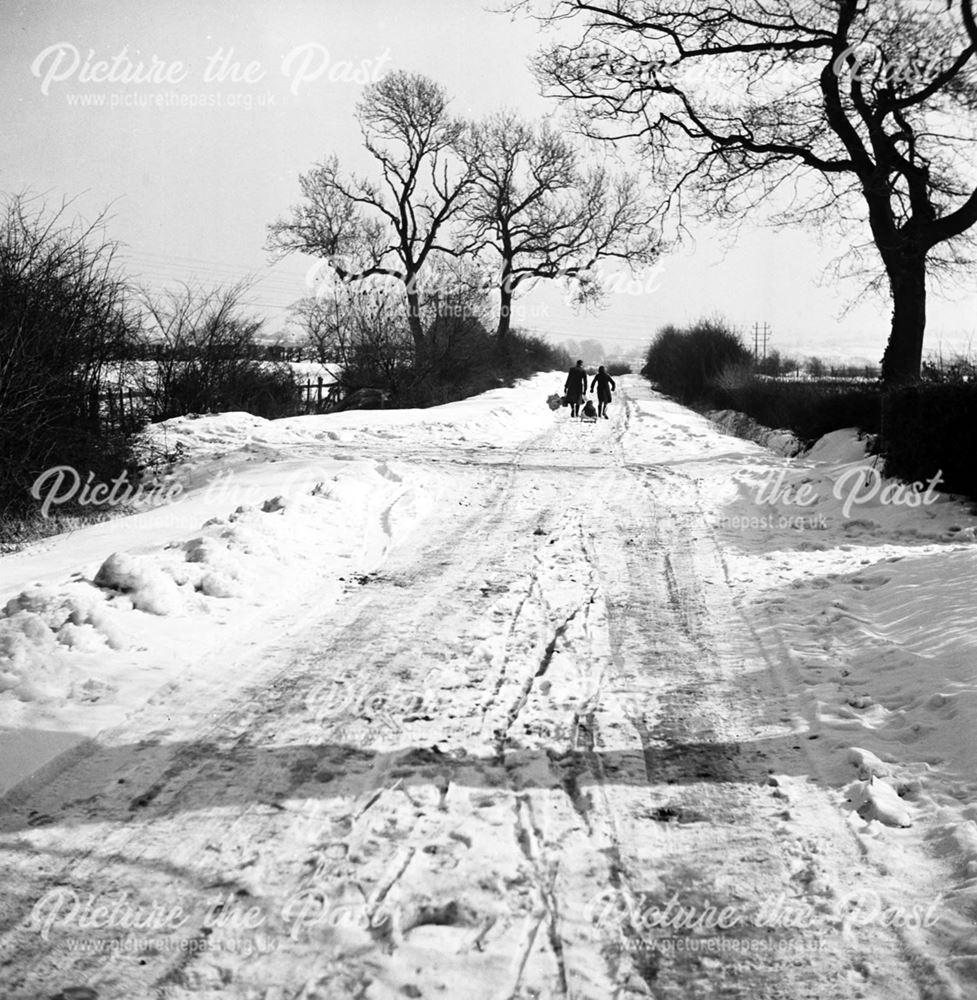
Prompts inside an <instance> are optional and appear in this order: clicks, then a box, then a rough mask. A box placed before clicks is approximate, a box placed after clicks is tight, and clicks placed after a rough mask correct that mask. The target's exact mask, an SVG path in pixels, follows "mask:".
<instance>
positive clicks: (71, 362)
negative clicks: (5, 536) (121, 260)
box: [0, 193, 139, 512]
mask: <svg viewBox="0 0 977 1000" xmlns="http://www.w3.org/2000/svg"><path fill="white" fill-rule="evenodd" d="M70 206H71V202H70V201H62V202H61V203H60V204H59V205H57V206H56V207H54V208H53V209H51V208H49V207H48V205H47V204H45V202H44V200H43V199H42V198H39V197H37V196H33V195H30V194H29V193H23V194H19V195H9V196H4V197H2V198H0V463H2V466H3V469H4V477H3V481H2V483H0V511H3V510H4V509H5V508H6V509H9V510H10V511H12V512H20V511H22V510H24V509H25V508H26V507H27V505H28V504H29V503H30V493H29V491H28V490H29V487H30V484H31V482H32V480H33V479H34V477H35V476H37V474H38V473H39V472H41V471H42V470H43V469H44V468H45V467H46V466H48V465H56V464H61V463H66V462H67V463H72V464H74V465H76V466H78V467H83V466H84V465H86V464H87V465H88V467H89V469H91V470H93V471H99V472H104V473H106V474H115V473H117V472H119V471H121V469H122V468H123V467H124V463H125V462H126V461H128V458H127V456H126V455H125V454H124V450H125V447H126V446H125V443H124V442H123V441H121V440H118V438H119V435H113V429H112V428H110V427H106V426H104V425H103V420H102V418H103V416H104V414H103V413H102V402H103V396H104V392H105V390H106V389H108V388H110V387H112V386H113V385H114V386H116V387H117V386H118V385H119V384H120V380H121V377H122V375H121V372H122V361H123V359H125V358H126V357H127V356H128V355H129V353H130V348H131V344H132V341H133V339H134V338H135V336H136V334H137V331H138V327H139V317H138V315H137V313H136V310H135V309H133V307H132V304H131V288H130V286H129V283H128V281H127V280H126V279H125V277H124V276H123V275H122V273H121V271H120V270H119V268H118V267H117V265H116V262H115V253H116V250H117V246H118V245H117V244H116V243H115V242H114V241H112V240H110V239H109V238H108V237H107V236H106V232H105V229H106V217H105V215H104V214H103V215H99V216H98V217H97V218H96V219H95V220H94V221H93V222H84V221H82V220H81V219H80V218H72V217H71V215H70V213H69V209H70ZM113 437H114V438H115V440H113Z"/></svg>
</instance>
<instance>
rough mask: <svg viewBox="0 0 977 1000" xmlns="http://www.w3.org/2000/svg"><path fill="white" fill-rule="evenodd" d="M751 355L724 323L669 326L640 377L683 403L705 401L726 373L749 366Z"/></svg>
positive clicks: (653, 346)
mask: <svg viewBox="0 0 977 1000" xmlns="http://www.w3.org/2000/svg"><path fill="white" fill-rule="evenodd" d="M751 357H752V356H751V354H750V352H749V351H748V350H747V349H746V346H745V345H744V344H743V341H742V339H741V338H740V336H739V334H738V333H735V332H734V331H733V330H731V329H730V328H729V327H728V326H727V325H726V324H725V323H724V322H723V321H722V320H718V319H711V320H700V321H699V322H697V323H695V324H694V325H693V326H691V327H689V328H688V329H687V330H679V329H677V328H676V327H674V326H666V327H663V328H662V329H661V330H659V332H658V334H657V336H656V337H655V339H654V341H653V342H652V344H651V347H649V348H648V354H647V357H646V360H645V366H644V368H643V369H642V370H641V374H642V375H645V376H646V377H647V378H649V379H651V381H653V382H656V383H657V384H658V386H659V387H660V388H661V390H662V391H663V392H666V393H668V395H670V396H674V397H675V398H676V399H678V400H679V401H680V402H683V403H693V402H697V401H702V400H703V399H705V398H706V396H707V394H708V390H709V387H710V385H711V383H712V382H713V381H714V380H715V379H716V378H717V377H718V376H719V375H720V373H721V372H723V371H724V370H726V369H728V368H730V367H733V366H736V365H747V364H749V363H750V361H751Z"/></svg>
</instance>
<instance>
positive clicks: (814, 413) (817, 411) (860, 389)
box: [711, 378, 882, 442]
mask: <svg viewBox="0 0 977 1000" xmlns="http://www.w3.org/2000/svg"><path fill="white" fill-rule="evenodd" d="M881 399H882V395H881V391H880V389H879V387H878V386H877V385H875V384H873V383H867V384H862V385H856V386H853V385H852V384H851V383H850V382H834V383H832V382H777V381H772V380H766V379H753V378H751V379H749V380H747V381H745V382H743V383H741V384H739V385H737V386H731V387H727V388H722V387H716V388H715V390H714V392H713V393H712V397H711V402H712V405H713V406H714V407H715V408H717V409H721V410H726V409H729V410H739V411H740V412H742V413H746V414H749V416H751V417H753V419H754V420H756V421H757V422H758V423H761V424H763V425H765V426H766V427H771V428H774V429H779V428H786V429H788V430H791V431H793V432H794V434H796V435H797V437H798V438H800V439H801V440H802V441H806V442H813V441H816V440H817V439H818V438H819V437H821V436H822V435H824V434H827V433H829V432H830V431H835V430H839V429H840V428H842V427H857V428H859V429H860V430H863V431H866V432H868V433H878V431H879V427H880V421H881Z"/></svg>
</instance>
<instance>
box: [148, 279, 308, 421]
mask: <svg viewBox="0 0 977 1000" xmlns="http://www.w3.org/2000/svg"><path fill="white" fill-rule="evenodd" d="M247 287H248V286H247V284H246V283H240V284H237V285H233V286H231V287H229V288H217V289H213V290H209V289H204V288H200V287H197V286H193V285H184V286H183V287H182V288H180V289H178V290H170V291H167V292H164V293H162V294H160V295H157V296H155V297H150V296H146V297H145V308H146V326H147V328H148V329H147V332H146V334H145V338H146V344H145V350H146V353H147V355H149V356H151V357H152V358H153V359H154V361H153V364H152V365H150V366H148V367H146V368H143V369H141V370H140V372H141V375H140V379H141V390H142V394H143V396H144V397H145V399H146V400H147V406H148V410H149V413H150V415H151V417H152V419H153V420H165V419H167V418H169V417H177V416H181V415H182V414H184V413H226V412H228V411H231V410H245V411H247V412H249V413H253V414H255V416H259V417H267V418H273V417H282V416H289V415H291V414H294V413H297V412H299V389H298V385H297V383H296V381H295V378H294V376H293V374H292V370H291V368H290V367H289V366H288V365H287V364H286V363H285V362H283V361H278V362H275V361H265V360H262V356H263V355H264V354H265V351H264V348H263V347H262V346H261V345H259V344H258V342H257V339H256V338H257V335H258V333H259V331H260V329H261V322H260V321H259V320H256V319H253V318H250V317H248V316H246V315H244V314H243V303H242V299H243V296H244V293H245V292H246V290H247Z"/></svg>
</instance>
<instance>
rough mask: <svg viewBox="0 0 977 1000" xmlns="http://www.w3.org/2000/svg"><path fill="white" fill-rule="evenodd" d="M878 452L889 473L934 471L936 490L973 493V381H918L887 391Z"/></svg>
mask: <svg viewBox="0 0 977 1000" xmlns="http://www.w3.org/2000/svg"><path fill="white" fill-rule="evenodd" d="M881 451H882V454H883V456H884V457H885V470H886V473H887V474H888V475H892V476H899V477H900V478H901V479H905V480H907V481H909V482H917V481H929V480H930V479H932V478H933V476H935V475H937V474H938V473H939V474H940V475H941V477H942V483H941V484H938V488H939V489H945V490H948V491H950V492H953V493H963V494H965V495H967V496H970V497H974V498H977V466H975V464H974V455H975V454H977V383H973V382H955V383H954V382H949V383H934V384H930V383H920V384H918V385H911V386H906V387H904V388H900V389H895V390H893V391H891V392H889V393H887V394H886V396H885V400H884V406H883V423H882V439H881Z"/></svg>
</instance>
